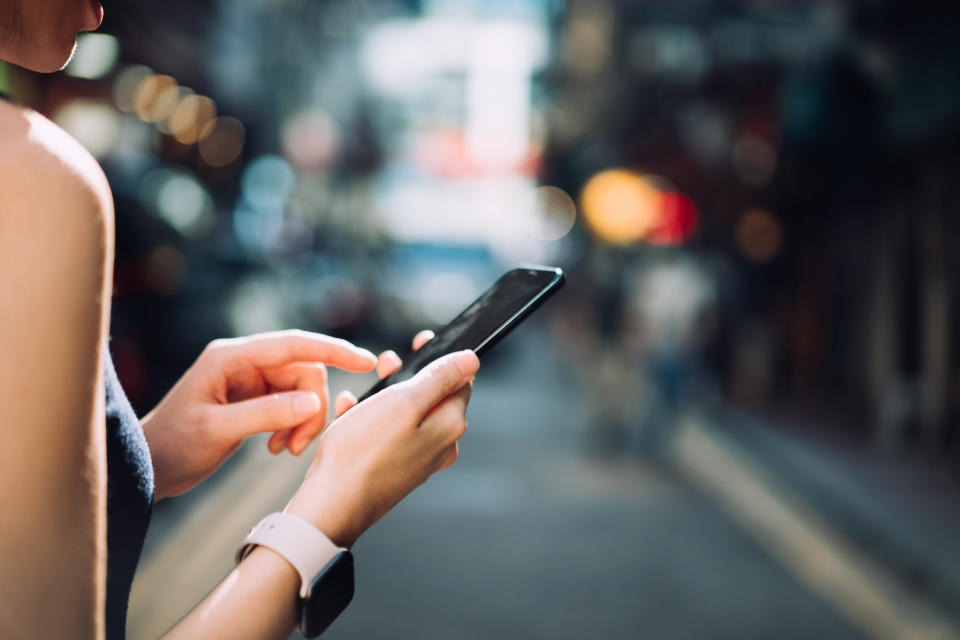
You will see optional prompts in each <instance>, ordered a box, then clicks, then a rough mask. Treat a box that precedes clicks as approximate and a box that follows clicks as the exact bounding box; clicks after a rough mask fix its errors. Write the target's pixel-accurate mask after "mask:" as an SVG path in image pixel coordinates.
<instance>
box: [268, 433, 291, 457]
mask: <svg viewBox="0 0 960 640" xmlns="http://www.w3.org/2000/svg"><path fill="white" fill-rule="evenodd" d="M289 440H290V434H286V435H282V436H280V437H279V438H277V439H276V441H275V444H274V448H275V449H276V451H274V450H273V449H271V451H273V453H277V454H279V453H282V452H283V450H284V449H286V448H287V442H288V441H289Z"/></svg>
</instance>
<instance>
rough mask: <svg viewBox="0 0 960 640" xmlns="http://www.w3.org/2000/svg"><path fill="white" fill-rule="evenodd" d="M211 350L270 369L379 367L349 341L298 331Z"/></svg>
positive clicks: (225, 343) (258, 336)
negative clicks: (310, 364)
mask: <svg viewBox="0 0 960 640" xmlns="http://www.w3.org/2000/svg"><path fill="white" fill-rule="evenodd" d="M218 343H219V344H218ZM211 347H212V348H214V349H216V350H217V351H219V352H220V354H221V357H224V358H225V359H227V360H243V361H246V362H247V363H249V364H252V365H253V366H255V367H258V368H267V369H272V368H276V367H282V366H284V365H286V364H289V363H291V362H322V363H324V364H328V365H332V366H334V367H338V368H340V369H346V370H347V371H369V370H370V369H373V367H375V366H376V364H377V358H376V357H375V356H374V355H373V354H372V353H370V352H369V351H367V350H366V349H362V348H360V347H358V346H355V345H354V344H352V343H350V342H347V341H346V340H341V339H340V338H331V337H330V336H325V335H323V334H321V333H311V332H308V331H300V330H299V329H291V330H288V331H273V332H270V333H258V334H256V335H252V336H246V337H243V338H232V339H229V340H223V341H217V342H215V343H214V344H212V345H211Z"/></svg>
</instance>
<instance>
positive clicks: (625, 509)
mask: <svg viewBox="0 0 960 640" xmlns="http://www.w3.org/2000/svg"><path fill="white" fill-rule="evenodd" d="M548 347H549V345H548V342H547V341H546V339H545V337H544V333H543V331H542V328H541V327H538V326H537V325H535V324H532V325H531V326H527V327H524V328H523V329H521V330H519V331H518V332H517V333H516V334H515V335H514V336H512V337H511V338H510V339H509V340H508V341H506V342H505V343H504V344H503V345H502V347H500V348H499V352H498V353H495V354H494V358H492V359H490V360H489V361H487V362H485V364H484V367H483V368H482V369H481V373H480V374H479V376H478V379H477V383H476V387H475V391H474V397H473V401H472V404H471V408H470V412H469V420H470V426H469V429H468V432H467V435H466V436H465V437H464V439H463V441H462V448H461V456H460V460H459V461H458V462H457V464H455V465H454V466H453V467H452V468H450V469H448V470H446V471H444V472H441V473H440V474H438V475H437V476H435V477H433V478H432V479H430V480H429V481H428V482H427V484H426V485H424V486H423V487H421V488H419V489H418V490H417V491H415V492H414V493H413V494H412V495H411V496H410V497H409V498H408V499H407V500H406V501H404V502H403V503H402V504H401V505H400V506H398V507H397V508H396V509H395V510H394V511H393V512H391V513H390V514H388V516H387V517H386V518H384V519H383V520H382V521H381V522H379V523H378V524H377V525H376V526H374V527H373V528H372V529H371V530H370V531H369V532H368V533H367V534H365V535H364V537H363V538H361V540H360V541H359V543H358V544H357V545H356V547H355V553H356V562H357V595H356V598H355V600H354V602H353V604H352V605H351V606H350V608H349V609H348V610H347V611H346V612H345V613H344V615H343V616H342V617H341V618H340V619H339V620H338V621H337V622H336V623H335V624H334V625H333V626H332V627H331V629H330V630H329V632H328V634H327V636H328V637H330V638H381V637H385V636H389V637H394V638H463V639H472V638H584V637H590V638H691V639H693V638H738V639H743V638H767V637H773V636H775V637H780V638H814V637H816V638H858V637H871V636H874V637H884V635H885V634H884V632H883V630H882V629H881V630H880V631H879V632H877V631H876V630H871V628H870V624H869V623H867V624H866V625H864V624H862V621H861V623H860V624H858V623H857V619H856V618H857V615H856V611H857V600H856V599H855V598H854V600H853V605H851V606H847V605H848V604H849V601H850V599H849V598H847V600H845V599H844V598H845V596H843V595H842V594H841V595H839V596H837V599H833V598H831V597H829V596H828V597H827V598H824V597H823V593H824V592H823V591H819V592H818V590H817V589H816V588H810V585H811V584H814V585H816V577H815V573H816V570H815V568H814V569H813V570H812V573H811V572H805V570H804V569H803V566H802V563H801V564H800V565H797V564H796V563H794V564H791V562H790V561H789V555H790V554H789V553H788V554H787V555H786V557H787V558H788V560H787V561H786V562H784V561H783V558H784V557H785V556H784V554H783V553H778V552H777V549H781V550H782V549H784V548H786V549H787V550H788V551H789V550H790V549H791V546H790V544H791V543H790V540H789V539H787V540H786V541H785V542H784V541H782V540H779V538H778V537H777V536H778V533H777V530H776V527H773V528H772V529H771V528H770V527H766V525H764V524H763V516H759V517H757V516H753V515H750V514H749V513H748V514H747V516H748V517H747V518H745V519H744V518H740V517H738V515H737V512H736V510H735V509H734V510H733V511H732V512H731V510H730V504H731V502H730V500H727V499H726V498H725V497H724V491H723V490H722V489H720V490H719V493H718V491H714V490H711V489H706V490H704V488H703V486H702V480H703V479H702V477H701V478H699V479H698V475H697V474H696V473H694V474H689V473H687V472H686V471H684V468H685V467H684V462H683V461H684V460H687V462H689V461H690V460H692V459H693V458H691V456H694V457H696V456H708V455H709V454H708V453H706V452H707V450H708V448H709V447H707V448H703V447H701V448H700V449H697V446H698V445H696V444H695V439H694V440H691V439H689V438H687V439H686V440H689V441H690V442H691V443H693V444H691V445H690V446H689V447H686V446H685V447H683V448H681V451H682V452H683V451H685V452H686V453H685V454H684V453H681V455H679V456H678V457H677V460H679V461H680V462H679V463H678V464H654V463H652V462H646V461H643V460H642V459H640V458H639V457H637V456H635V455H628V454H620V455H614V456H606V457H598V456H595V455H588V454H585V453H584V452H583V447H582V442H583V439H584V437H583V436H584V426H583V425H584V420H585V419H586V418H585V409H584V406H585V399H584V398H583V397H582V396H581V393H582V392H581V391H580V387H578V385H577V383H576V382H575V377H574V376H572V375H571V374H570V373H569V372H565V371H563V369H562V367H561V364H560V363H559V361H558V360H557V358H556V356H555V355H554V354H553V353H552V352H551V351H550V349H549V348H548ZM344 379H345V378H344V377H343V376H334V377H333V381H332V385H333V386H334V387H337V385H338V384H342V381H343V380H344ZM352 380H353V383H352V384H351V385H350V386H351V387H353V388H355V389H356V390H362V388H363V384H356V380H357V379H356V378H354V379H352ZM698 451H699V453H697V452H698ZM307 460H308V458H307V456H306V454H305V455H304V459H303V460H297V461H292V460H291V459H290V458H289V457H288V456H287V457H282V458H280V459H275V458H272V457H271V456H270V455H269V454H268V453H267V452H266V450H265V447H263V443H262V442H259V441H257V442H253V443H251V444H249V445H248V446H247V448H246V449H245V450H244V451H243V452H241V454H240V455H239V456H238V457H237V459H236V461H235V462H233V463H232V464H231V465H229V466H228V468H226V469H224V470H223V471H222V472H221V473H220V474H219V475H218V476H217V477H215V478H214V479H212V480H211V481H210V482H209V483H208V484H207V485H205V486H203V487H202V488H201V489H200V490H199V492H200V493H198V495H196V496H188V497H185V498H180V499H178V500H176V501H173V502H170V503H169V504H161V505H159V507H158V509H157V513H156V516H155V521H154V525H153V530H152V532H151V535H150V537H148V549H147V551H146V553H145V556H144V559H143V560H142V562H141V570H140V575H139V576H138V580H137V583H136V584H135V586H134V594H133V598H132V602H131V613H130V624H129V629H130V634H131V637H132V638H147V637H154V636H156V635H157V634H159V633H161V632H162V631H163V630H164V629H165V628H166V627H168V626H169V625H170V624H172V623H173V622H174V621H175V620H176V619H177V618H178V617H180V616H181V615H183V613H185V612H186V610H187V609H188V608H189V607H190V605H191V604H192V603H195V602H196V601H197V600H198V599H199V598H201V597H202V596H203V595H204V594H205V593H206V592H207V591H208V590H209V589H210V588H211V587H212V586H213V584H214V583H215V582H216V581H217V580H218V579H220V578H221V577H222V576H223V575H224V574H225V573H226V572H227V571H228V570H229V567H230V562H231V558H232V552H233V548H234V546H235V545H236V544H237V543H238V542H239V540H240V539H241V538H242V536H243V534H244V532H245V531H246V528H247V527H249V526H251V525H252V524H253V523H254V522H255V521H256V520H258V519H259V518H260V517H262V516H263V515H265V514H266V513H268V512H270V511H271V510H274V509H276V508H279V507H282V505H283V502H284V500H285V498H286V496H288V495H289V493H290V492H291V491H292V490H293V488H294V487H295V486H296V485H297V482H298V480H299V478H300V477H301V474H302V472H303V469H304V468H305V464H306V462H307ZM716 460H720V462H716ZM712 464H723V462H722V459H720V458H716V459H715V460H714V462H711V461H710V459H709V458H705V462H704V463H703V464H699V463H698V466H700V467H701V468H703V469H709V468H710V466H711V465H712ZM704 473H707V471H704ZM698 482H700V483H701V484H700V485H699V488H694V486H695V485H697V483H698ZM691 483H692V484H691ZM718 484H721V485H722V482H720V483H718ZM741 484H742V482H741ZM731 513H732V517H731ZM790 517H792V516H790ZM783 518H784V516H778V519H779V520H783ZM738 520H739V522H738ZM757 521H759V522H760V523H761V526H760V528H759V529H758V528H757V527H756V526H751V525H750V522H753V523H754V524H756V522H757ZM744 522H747V525H746V526H744ZM805 526H806V525H804V524H803V523H799V524H797V525H796V526H795V527H794V529H796V528H799V529H801V530H802V529H803V528H804V527H805ZM765 527H766V528H765ZM758 531H759V533H758ZM812 535H813V536H814V538H816V534H812ZM771 540H772V541H773V542H772V543H771ZM771 549H773V550H774V552H773V553H771V552H770V550H771ZM801 552H802V549H801ZM824 553H830V551H829V549H828V550H827V551H825V552H824ZM811 565H815V563H811ZM851 566H852V568H851V569H850V572H851V577H849V580H852V582H850V584H853V585H854V587H856V588H854V589H853V590H854V591H856V590H857V589H858V588H859V589H861V590H862V589H864V588H866V589H869V588H870V587H869V584H868V585H866V586H863V585H862V584H861V585H860V586H859V587H857V584H859V583H857V580H858V578H857V573H858V571H859V568H858V567H859V566H860V565H857V564H856V563H854V564H853V565H851ZM798 567H799V569H798ZM803 573H806V574H807V575H806V576H804V575H801V574H803ZM837 573H841V572H837ZM811 575H814V579H813V582H811V580H810V579H811ZM840 578H842V576H840ZM871 597H873V598H876V597H878V596H875V595H873V596H871V595H870V594H867V596H865V597H864V598H861V599H860V602H861V603H862V602H867V603H868V604H869V602H871V600H870V598H871ZM845 603H846V604H845ZM887 608H890V607H887ZM851 612H852V613H851ZM890 615H891V616H896V615H897V614H896V610H895V607H894V611H893V612H891V613H890ZM901 622H902V620H900V619H899V618H896V617H894V618H891V621H890V622H889V623H888V625H889V624H892V625H897V624H900V623H901ZM905 624H906V625H907V626H904V627H903V629H904V630H905V631H903V633H908V634H910V633H914V632H916V630H917V629H920V631H919V632H918V635H917V637H954V636H951V635H950V632H949V631H948V632H946V633H933V632H931V633H930V634H927V633H925V632H924V631H923V629H924V628H925V627H916V626H910V624H912V623H910V621H907V622H906V623H905ZM894 628H895V629H896V627H894ZM926 628H933V627H926ZM894 632H895V631H894ZM886 637H890V634H886ZM901 637H902V636H901Z"/></svg>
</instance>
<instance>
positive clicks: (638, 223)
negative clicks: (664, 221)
mask: <svg viewBox="0 0 960 640" xmlns="http://www.w3.org/2000/svg"><path fill="white" fill-rule="evenodd" d="M580 208H581V210H582V211H583V215H584V219H585V220H586V222H587V224H588V225H589V227H590V229H591V230H592V231H593V232H594V233H595V234H596V235H597V236H598V237H600V239H602V240H605V241H606V242H609V243H611V244H618V245H626V244H630V243H633V242H637V241H638V240H641V239H642V238H643V237H644V236H645V235H646V234H647V232H648V231H649V230H650V229H651V227H652V226H653V225H654V223H655V222H656V220H657V216H658V214H659V212H660V209H661V194H660V190H659V189H658V188H657V186H656V184H655V183H654V181H653V180H651V179H650V178H648V177H646V176H642V175H640V174H638V173H636V172H634V171H630V170H628V169H607V170H605V171H601V172H600V173H597V174H596V175H594V176H593V177H592V178H590V180H589V181H588V182H587V184H586V186H584V188H583V192H582V193H581V194H580Z"/></svg>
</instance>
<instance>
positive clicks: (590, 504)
mask: <svg viewBox="0 0 960 640" xmlns="http://www.w3.org/2000/svg"><path fill="white" fill-rule="evenodd" d="M109 4H110V5H111V6H109V7H108V11H107V17H106V21H105V22H104V24H103V26H102V28H101V29H100V30H99V31H98V32H97V33H85V34H82V35H81V37H80V38H79V40H78V44H77V49H76V52H75V55H74V56H73V59H72V61H71V62H70V63H69V64H68V66H67V67H66V68H65V69H64V71H63V72H62V73H57V74H51V75H44V74H36V73H31V72H27V71H26V70H24V69H20V68H18V67H16V66H14V65H9V64H0V91H2V92H4V93H6V94H9V95H10V96H11V97H12V98H13V99H14V100H15V101H18V102H20V103H22V104H24V105H27V106H30V107H33V108H35V109H36V110H37V111H39V112H40V113H42V114H45V115H47V116H48V117H50V119H51V120H53V121H54V122H55V123H57V124H58V125H59V126H61V127H62V128H63V129H64V130H65V131H67V132H68V133H69V134H70V135H72V136H74V137H76V138H77V139H78V140H79V141H80V143H81V144H83V145H84V146H85V147H86V149H87V150H88V151H89V152H90V153H91V154H92V155H93V156H94V157H95V158H96V159H97V160H98V161H99V162H100V164H101V165H102V167H103V169H104V172H105V174H106V175H107V177H108V179H109V182H110V185H111V189H112V192H113V195H114V205H115V210H116V256H115V258H116V259H115V264H114V274H113V283H114V293H113V303H112V308H111V324H110V338H111V339H110V349H111V354H112V357H113V360H114V363H115V365H116V370H117V373H118V377H119V379H120V381H121V383H122V384H123V387H124V391H125V393H126V395H127V396H128V398H129V399H130V401H131V403H132V405H133V407H134V409H135V410H136V412H137V413H138V415H141V416H143V415H146V414H147V413H148V412H149V411H150V410H151V409H153V407H154V406H155V405H156V403H157V402H158V401H160V400H161V398H163V397H164V394H165V393H167V391H168V390H169V389H170V388H171V387H172V385H174V384H175V382H176V381H177V379H178V378H179V376H181V375H182V373H183V372H184V371H185V370H186V369H187V368H188V367H189V366H190V364H191V363H192V362H193V361H194V360H195V358H196V357H197V354H199V353H200V352H201V351H202V350H203V349H204V347H205V346H206V345H207V344H208V343H209V342H210V341H211V340H214V339H217V338H228V337H235V336H246V335H251V334H256V333H259V332H264V331H274V330H282V329H289V328H297V329H302V330H306V331H315V332H320V333H325V334H328V335H333V336H338V337H342V338H345V339H348V340H351V341H354V342H355V343H357V344H359V345H361V346H364V347H367V348H370V349H371V350H378V349H386V348H393V349H396V350H397V351H398V352H402V351H404V349H403V346H404V345H406V344H407V343H408V341H409V340H410V338H411V336H413V335H414V334H415V333H416V332H417V331H418V330H420V329H424V328H434V329H436V328H439V327H441V326H443V325H444V324H445V323H446V322H448V321H449V320H450V319H451V318H453V317H454V316H455V315H456V314H457V313H458V312H459V311H460V310H461V309H463V308H464V307H465V306H466V305H467V304H468V303H470V302H471V301H472V300H474V299H475V298H476V297H477V296H478V295H480V294H481V293H482V292H483V291H484V290H485V289H486V288H487V287H488V286H489V284H490V283H492V282H494V281H495V280H496V279H497V278H498V277H499V276H500V275H501V274H503V273H504V272H506V271H507V270H508V269H512V268H514V267H516V266H518V265H519V264H523V263H535V264H541V265H550V266H554V267H559V268H562V269H563V270H564V271H565V273H566V275H567V280H566V285H565V288H564V289H563V291H562V292H561V293H560V294H559V295H557V296H556V297H555V298H553V299H551V300H550V301H549V302H548V303H547V304H546V305H545V306H544V307H543V310H542V311H538V312H537V314H536V315H535V316H534V317H533V318H532V320H531V322H529V323H528V324H525V325H524V326H522V327H520V328H519V329H518V331H517V332H516V334H514V335H511V336H510V338H509V339H508V340H506V341H505V342H504V344H503V345H502V346H499V347H498V348H497V349H496V350H494V351H493V352H492V353H491V354H489V357H485V359H484V362H483V365H482V367H481V371H480V374H479V377H478V379H477V383H476V387H475V391H474V397H473V401H472V404H471V406H470V409H469V413H468V418H469V422H470V428H469V430H468V431H467V434H466V436H465V437H464V438H463V440H462V442H461V456H460V459H459V461H458V462H457V464H456V465H454V466H453V467H452V468H451V469H448V470H445V471H444V472H442V473H440V474H438V475H437V476H436V477H434V478H431V479H430V480H429V481H428V482H427V483H426V485H425V486H423V487H421V488H419V489H417V490H416V491H415V492H414V493H413V494H412V495H411V496H409V498H408V499H405V500H404V501H403V502H402V503H400V504H399V506H397V507H396V508H395V509H394V510H393V511H392V512H390V513H389V514H388V515H387V516H386V517H385V518H384V519H383V520H382V521H381V522H379V523H377V525H376V526H374V527H373V528H372V529H371V530H370V531H368V532H367V533H365V534H364V536H363V537H362V538H361V539H360V541H359V543H358V544H357V546H356V562H357V572H358V575H357V595H356V599H355V600H354V603H353V605H352V606H351V607H350V608H349V609H348V610H347V611H346V612H345V614H344V615H343V616H342V617H341V618H340V619H339V620H338V621H336V623H335V624H334V625H333V627H331V629H330V631H329V633H328V635H327V637H330V638H382V637H385V636H386V637H391V638H397V639H399V640H406V639H408V638H411V639H419V638H427V639H430V638H451V639H453V640H456V639H459V638H463V639H466V640H471V639H473V638H551V639H552V638H577V639H578V640H581V639H584V638H589V639H592V638H657V639H659V638H666V639H674V638H680V639H684V638H691V639H699V638H710V639H714V638H721V639H722V638H731V639H737V640H740V639H747V640H750V639H754V638H757V639H759V638H763V639H766V638H770V637H776V638H831V639H832V638H854V637H856V638H870V639H872V640H903V639H908V640H928V639H929V640H946V639H951V638H958V639H960V535H958V532H960V473H958V469H960V464H958V462H960V334H958V328H960V323H958V322H957V318H958V314H957V311H958V309H960V304H958V301H960V277H957V275H956V274H960V252H958V251H956V247H957V246H960V216H958V215H957V212H958V211H960V189H958V185H960V182H958V181H957V180H956V179H955V176H956V175H957V171H958V167H960V47H957V45H956V40H957V36H956V34H957V32H958V31H960V12H957V10H956V9H952V10H950V9H949V8H947V7H940V6H935V5H938V3H925V2H915V1H911V2H907V1H906V0H878V1H877V2H870V3H841V2H836V1H835V0H815V1H813V2H792V1H788V0H764V1H763V2H757V1H756V0H735V1H732V2H724V3H708V2H614V1H613V0H589V1H588V0H568V1H565V2H555V1H552V0H470V1H461V0H458V1H457V2H451V1H450V0H284V1H283V2H265V1H263V0H204V1H202V2H197V1H196V0H167V1H166V2H163V3H156V2H155V3H149V2H132V1H130V0H117V2H116V3H109ZM373 382H374V379H373V375H372V374H369V375H353V374H351V375H347V374H343V373H342V372H337V371H331V375H330V387H331V391H332V393H336V392H337V391H339V390H340V389H344V388H348V389H350V390H352V391H354V392H357V393H358V394H360V393H362V392H364V391H365V390H366V389H367V388H368V387H369V386H370V385H371V384H372V383H373ZM282 390H283V389H275V390H274V389H272V390H271V392H273V391H282ZM310 451H311V450H309V449H308V451H307V452H304V454H303V455H302V456H301V457H300V458H293V457H291V455H290V454H289V453H285V454H282V455H280V456H279V457H275V456H272V455H271V454H270V453H269V452H268V451H267V448H266V446H265V439H264V438H253V439H251V440H250V441H248V442H246V443H245V444H244V445H242V446H241V447H240V448H239V450H238V451H237V453H236V454H235V455H234V456H233V458H232V459H231V460H230V461H229V462H228V463H227V464H226V465H225V466H224V468H222V469H220V470H219V471H218V472H217V473H216V474H215V475H214V476H213V477H212V478H210V479H208V480H206V481H205V482H204V483H203V484H201V485H200V486H199V487H198V488H197V489H195V490H192V491H191V492H189V493H188V494H187V495H184V496H181V497H177V498H175V499H171V500H166V501H162V502H160V503H158V504H157V505H156V508H155V513H154V517H153V521H152V524H151V526H150V530H149V533H148V537H147V541H146V547H145V550H144V555H143V557H142V558H141V562H140V565H139V571H138V574H137V578H136V582H135V584H134V590H133V593H132V597H131V602H130V616H129V634H130V637H131V638H134V639H140V638H144V639H146V638H155V637H157V636H159V635H160V634H161V633H163V632H164V631H165V630H166V629H168V628H170V626H171V625H172V624H174V622H175V621H176V620H178V619H179V618H180V617H182V616H183V615H184V614H185V613H186V612H187V611H188V610H189V609H190V608H191V607H192V606H194V605H195V604H196V603H197V602H198V601H200V599H201V598H202V597H203V596H204V595H205V594H206V593H207V592H208V591H209V590H210V589H211V588H212V587H213V586H214V585H215V584H216V583H217V581H219V580H220V579H221V578H222V577H223V576H225V575H226V574H227V573H228V572H229V571H230V568H231V566H232V553H233V550H234V549H235V548H236V546H237V544H238V543H239V542H240V540H241V539H242V537H243V535H244V533H245V532H246V531H247V530H248V529H249V527H251V526H252V525H253V524H255V523H256V522H257V521H259V520H260V519H261V518H262V517H263V516H264V515H266V514H268V513H270V512H271V511H274V510H277V509H281V508H282V507H283V506H284V504H285V502H286V501H287V499H288V498H289V497H290V496H291V495H292V494H293V492H294V491H295V490H296V488H297V487H298V485H299V482H300V480H301V479H302V476H303V473H304V471H305V470H306V468H307V465H308V464H309V462H310V457H311V453H310Z"/></svg>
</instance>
